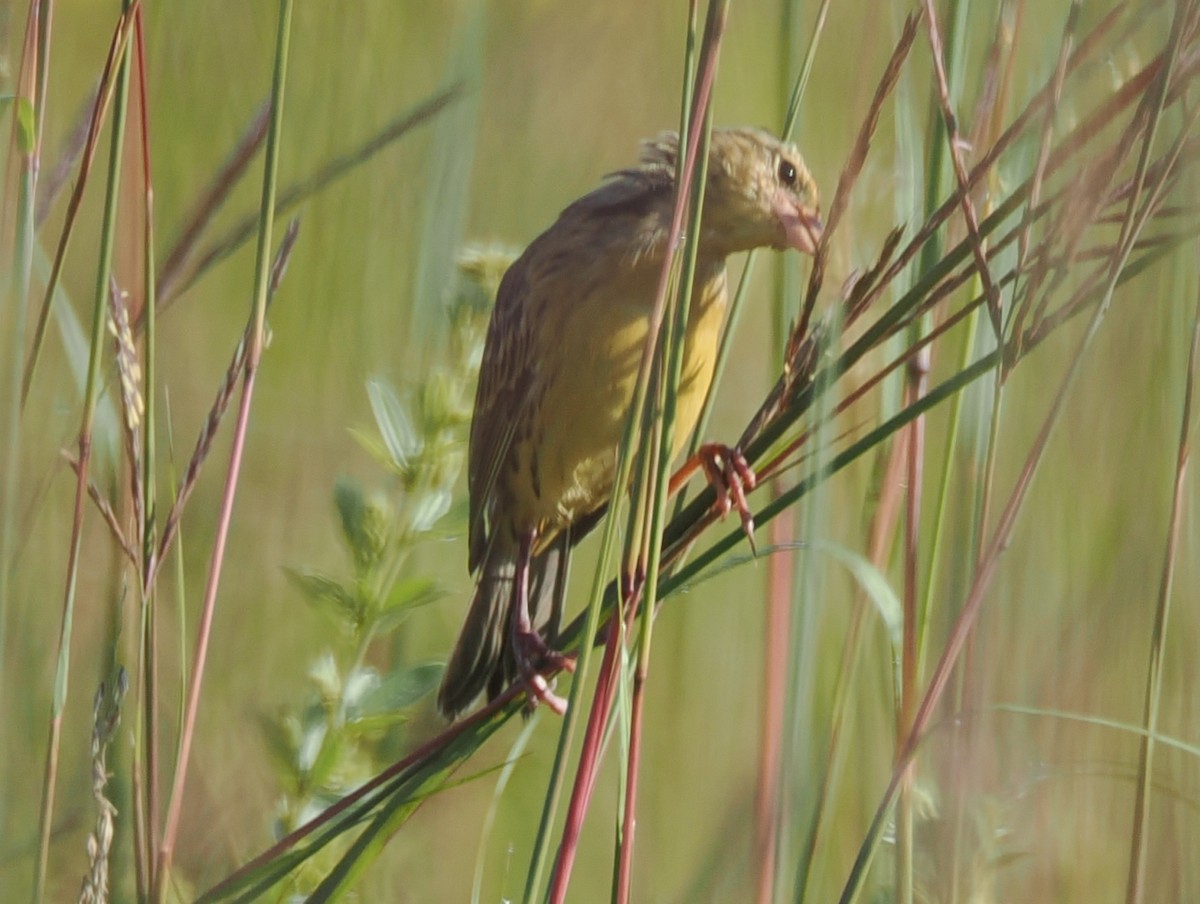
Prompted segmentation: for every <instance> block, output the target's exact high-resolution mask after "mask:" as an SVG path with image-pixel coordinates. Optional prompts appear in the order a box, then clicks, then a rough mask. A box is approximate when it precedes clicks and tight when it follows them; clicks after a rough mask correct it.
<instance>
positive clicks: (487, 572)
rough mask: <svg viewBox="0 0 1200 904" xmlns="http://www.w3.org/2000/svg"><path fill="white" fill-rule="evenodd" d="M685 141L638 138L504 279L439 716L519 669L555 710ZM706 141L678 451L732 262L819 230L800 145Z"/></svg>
mask: <svg viewBox="0 0 1200 904" xmlns="http://www.w3.org/2000/svg"><path fill="white" fill-rule="evenodd" d="M678 153H679V138H678V135H677V134H676V133H673V132H664V133H662V134H660V135H659V136H658V137H657V138H655V139H651V140H648V141H644V142H643V143H642V150H641V154H640V159H639V162H638V163H637V164H636V165H635V166H632V167H629V168H627V169H622V170H618V171H617V172H615V173H611V174H610V175H609V176H607V177H606V178H605V180H604V181H603V182H602V183H601V184H600V186H599V187H597V188H595V189H594V190H592V191H591V192H589V193H588V194H585V195H584V196H583V197H581V198H579V199H578V200H576V201H575V202H574V203H572V204H570V206H568V207H567V208H566V209H565V210H563V211H562V213H561V214H560V215H559V217H558V219H557V220H556V221H555V222H554V223H553V225H551V226H550V227H549V228H548V229H546V230H545V231H544V232H543V233H541V235H539V236H538V237H537V238H536V239H534V240H533V242H532V243H531V244H530V245H529V246H528V247H527V248H526V250H525V251H524V252H523V253H522V254H521V255H520V256H519V257H518V258H517V259H516V260H515V261H514V262H513V263H512V264H511V265H510V266H509V268H508V270H507V271H506V272H505V274H504V277H503V278H502V280H501V282H500V286H499V289H498V291H497V295H496V302H495V306H494V307H493V310H492V314H491V319H490V321H489V324H488V331H487V336H486V339H485V341H484V351H483V358H482V362H481V364H480V372H479V382H478V385H477V388H476V394H475V407H474V413H473V416H472V420H471V430H470V437H469V444H468V445H469V448H468V456H467V463H468V467H467V484H468V494H469V497H470V499H469V525H468V541H469V553H468V570H469V572H470V573H471V574H472V575H474V576H475V578H476V582H475V586H474V592H473V595H472V598H471V602H470V604H469V606H468V609H467V615H466V619H465V621H464V624H463V627H462V630H461V632H460V634H459V637H458V640H457V642H456V644H455V647H454V650H453V652H452V654H451V657H450V660H449V662H448V663H447V666H446V670H445V672H444V673H443V677H442V682H441V687H440V688H439V690H438V697H437V705H438V709H439V710H440V711H441V713H442V714H443V715H444V716H445V717H446V718H448V719H451V720H453V719H455V718H457V717H458V715H460V714H461V713H462V712H464V711H465V710H466V709H468V708H469V707H470V706H471V704H472V703H473V702H474V700H475V699H476V698H477V697H478V696H479V695H480V694H482V693H485V692H486V694H487V697H488V699H489V700H493V699H495V698H496V697H497V696H499V695H500V694H501V693H503V692H504V691H505V690H506V689H508V687H509V686H510V685H512V684H513V683H515V682H516V681H518V680H519V681H521V682H523V683H524V685H525V687H526V690H527V691H528V702H529V704H530V705H535V704H536V703H537V702H539V701H543V702H546V703H548V704H549V705H550V706H551V707H552V708H555V709H557V710H559V711H561V710H562V708H563V706H564V704H563V703H562V701H561V700H559V699H558V698H557V697H555V696H554V695H553V692H552V691H550V690H549V688H548V685H547V683H546V681H545V679H544V678H543V677H542V672H543V671H544V670H546V668H547V666H550V665H552V666H556V667H563V666H568V667H569V665H570V663H569V661H568V660H566V658H565V657H564V656H563V654H561V653H558V652H557V651H556V650H554V648H553V642H554V638H555V634H556V633H557V631H558V627H559V622H560V619H561V610H562V599H563V596H564V593H565V587H564V582H565V580H566V571H567V562H568V559H569V555H570V552H571V547H572V546H573V545H574V543H576V542H577V541H578V540H579V539H580V537H581V536H582V535H583V534H585V533H587V531H588V530H590V529H591V528H592V527H594V526H595V524H596V522H597V521H598V520H599V519H600V517H601V516H602V515H603V513H604V511H605V510H606V509H607V506H608V502H609V499H610V497H611V495H612V492H613V480H614V473H615V470H616V460H617V451H618V446H619V444H620V442H621V438H622V436H623V433H624V430H625V424H626V420H627V419H628V417H629V415H630V408H631V405H632V401H633V395H634V390H635V384H636V380H637V375H638V370H639V367H640V364H641V358H642V352H643V346H644V344H645V341H646V337H647V335H648V332H649V323H650V317H651V313H652V309H653V307H654V302H655V297H656V294H657V288H658V281H659V278H660V274H661V271H662V267H663V263H664V258H665V257H666V255H667V252H668V248H667V242H668V233H669V231H670V226H671V219H672V214H673V209H674V204H675V171H676V162H677V157H678ZM708 153H709V157H708V168H707V177H706V184H705V194H704V204H703V210H702V216H701V219H700V225H699V244H698V251H697V259H696V270H695V277H694V284H693V294H692V299H691V304H690V308H689V314H688V322H687V326H686V330H685V340H684V360H683V370H682V376H681V381H680V385H679V390H678V395H677V412H676V421H675V424H676V429H675V434H674V435H675V448H674V449H673V450H672V457H674V456H676V455H678V454H679V451H680V448H681V446H682V443H683V441H684V440H685V439H686V438H687V436H688V434H690V433H691V431H692V429H693V428H694V426H695V424H696V421H697V419H698V417H699V413H700V408H701V406H702V404H703V401H704V398H705V395H706V394H707V392H708V389H709V386H710V384H711V382H712V378H713V369H714V364H715V361H716V356H717V344H718V340H719V337H720V332H721V327H722V323H723V318H724V315H725V308H726V298H727V278H726V260H727V258H728V257H729V256H730V255H732V254H736V253H738V252H743V251H749V250H751V249H755V248H764V247H770V248H774V249H777V250H785V249H788V248H793V249H796V250H798V251H800V252H801V253H803V254H808V255H815V253H816V249H817V244H818V242H819V240H820V238H821V233H822V225H821V220H820V207H819V203H818V194H817V187H816V183H815V182H814V180H813V177H812V175H811V174H810V172H809V170H808V168H807V166H805V163H804V160H803V159H802V157H801V156H800V153H799V151H798V150H797V149H796V147H795V146H794V145H792V144H791V143H788V142H785V141H782V140H780V139H779V138H777V137H775V136H774V135H773V134H771V133H770V132H767V131H765V130H762V129H756V128H719V129H713V131H712V134H711V139H710V145H709V152H708ZM705 449H710V450H716V451H713V452H711V453H710V454H709V459H711V460H706V461H705V462H704V463H703V466H704V471H705V473H706V475H707V476H708V477H709V479H710V482H713V481H719V480H720V478H721V472H722V468H723V469H724V472H725V473H726V474H729V477H730V479H731V480H732V482H733V484H734V486H735V489H736V485H737V483H738V482H739V480H738V478H739V476H740V477H741V478H743V482H744V480H745V479H749V480H751V481H752V472H749V469H748V468H747V467H746V466H745V462H744V459H742V458H741V456H740V453H738V452H737V450H730V449H728V448H727V447H721V446H716V445H712V446H706V447H705ZM722 453H723V454H722ZM722 462H723V463H722ZM730 471H733V472H734V473H729V472H730ZM751 486H752V483H751ZM738 493H739V496H740V490H738ZM738 501H739V504H742V500H741V499H740V498H739V500H738ZM725 510H728V502H725Z"/></svg>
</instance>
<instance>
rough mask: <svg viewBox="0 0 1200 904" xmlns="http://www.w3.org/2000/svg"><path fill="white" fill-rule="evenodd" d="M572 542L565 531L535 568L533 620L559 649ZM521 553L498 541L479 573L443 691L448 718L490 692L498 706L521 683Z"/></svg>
mask: <svg viewBox="0 0 1200 904" xmlns="http://www.w3.org/2000/svg"><path fill="white" fill-rule="evenodd" d="M570 551H571V545H570V536H569V533H568V532H567V531H563V532H562V533H561V534H559V536H558V537H557V538H555V541H554V543H553V545H551V546H550V548H549V549H547V550H545V551H544V552H542V553H541V554H539V555H537V556H535V557H534V558H533V559H532V561H531V562H530V564H529V617H530V620H531V621H532V622H533V626H534V627H535V628H536V629H537V630H538V632H539V633H540V634H541V635H542V637H543V638H544V639H545V640H546V642H547V643H549V644H553V643H554V641H555V637H556V635H557V634H558V629H559V624H560V622H561V620H562V600H563V597H564V595H565V589H566V588H565V584H566V577H567V563H568V560H569V558H570ZM518 556H519V548H518V546H517V544H516V542H515V541H509V542H507V543H505V542H502V538H501V537H500V536H497V537H496V538H495V540H494V541H493V542H492V545H491V547H490V548H489V549H488V551H487V553H486V554H485V556H484V560H483V562H482V564H481V565H480V567H479V580H478V581H477V582H476V584H475V592H474V594H473V595H472V596H471V605H470V608H469V609H468V610H467V618H466V621H465V622H464V623H463V628H462V631H461V632H460V633H459V635H458V642H457V643H456V644H455V645H454V652H453V653H452V654H451V656H450V662H449V663H448V664H447V665H446V672H445V674H444V675H443V676H442V686H441V687H440V688H439V689H438V697H437V705H438V709H439V710H440V711H441V713H442V715H444V716H446V718H448V719H453V718H455V717H456V716H457V715H458V714H459V713H461V712H462V711H463V710H465V709H466V708H467V707H468V706H470V705H471V703H472V702H473V701H474V700H475V698H476V697H478V696H479V695H480V694H481V693H483V692H484V691H485V690H486V691H487V696H488V700H493V699H495V698H496V697H498V696H499V695H500V694H501V693H503V692H504V690H505V688H507V687H508V685H509V684H510V683H512V681H513V680H514V679H515V678H516V677H517V663H516V659H515V658H514V656H513V651H512V645H511V644H510V643H509V636H510V634H511V626H512V621H513V619H514V618H515V617H516V613H515V611H514V605H515V603H516V597H515V594H514V593H513V589H514V585H515V581H516V573H517V558H518Z"/></svg>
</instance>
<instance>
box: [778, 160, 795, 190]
mask: <svg viewBox="0 0 1200 904" xmlns="http://www.w3.org/2000/svg"><path fill="white" fill-rule="evenodd" d="M779 181H780V182H782V183H783V184H784V185H786V186H787V187H788V188H792V187H793V186H794V185H795V184H796V167H795V166H794V165H792V163H791V162H789V161H787V160H780V161H779Z"/></svg>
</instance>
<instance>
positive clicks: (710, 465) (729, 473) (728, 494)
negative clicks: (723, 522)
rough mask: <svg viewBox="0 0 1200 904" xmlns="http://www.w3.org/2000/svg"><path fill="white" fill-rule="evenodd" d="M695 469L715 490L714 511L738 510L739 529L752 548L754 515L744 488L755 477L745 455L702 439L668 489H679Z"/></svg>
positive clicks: (723, 513)
mask: <svg viewBox="0 0 1200 904" xmlns="http://www.w3.org/2000/svg"><path fill="white" fill-rule="evenodd" d="M697 469H700V470H703V471H704V477H705V479H706V480H707V481H708V484H709V486H711V487H712V488H713V490H714V491H715V492H716V494H717V501H716V505H715V508H716V510H717V513H718V514H719V515H720V516H721V517H722V518H724V517H725V516H726V515H727V514H729V510H730V509H733V508H736V509H737V510H738V515H739V516H741V519H742V529H743V530H744V531H745V532H746V539H747V540H749V541H750V548H751V549H752V550H753V549H754V515H753V513H752V512H751V511H750V506H749V504H747V502H746V491H747V490H753V489H754V487H755V486H756V485H757V483H758V480H757V478H756V477H755V476H754V471H753V470H751V468H750V465H749V464H748V463H747V462H746V457H745V456H744V455H742V453H741V450H740V449H733V448H731V447H729V446H726V445H722V444H721V443H705V444H704V445H703V446H701V447H700V448H699V449H698V450H697V451H696V454H695V455H693V456H692V457H691V458H689V459H688V460H687V461H685V462H684V463H683V467H681V468H680V469H679V470H678V471H676V472H675V476H674V477H672V478H671V483H670V486H669V491H670V492H671V493H672V494H674V493H677V492H679V490H680V489H681V488H682V487H683V485H684V484H685V483H687V481H688V478H690V477H691V476H692V475H693V474H694V473H696V471H697Z"/></svg>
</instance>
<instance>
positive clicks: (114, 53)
mask: <svg viewBox="0 0 1200 904" xmlns="http://www.w3.org/2000/svg"><path fill="white" fill-rule="evenodd" d="M140 5H141V0H133V3H131V4H130V5H129V6H126V7H125V8H124V9H123V10H122V12H121V14H120V16H118V17H117V22H116V27H115V28H114V29H113V37H112V42H111V43H110V45H109V49H108V56H107V58H106V59H105V62H104V73H103V75H102V76H101V78H100V85H101V90H100V91H99V92H98V93H97V94H96V104H95V107H94V108H93V111H92V121H91V127H90V131H89V132H88V140H87V143H86V145H85V146H84V152H83V159H82V161H81V162H80V167H79V175H78V177H77V178H76V181H75V189H74V190H73V191H72V192H71V199H70V201H69V202H68V204H67V215H66V219H65V221H64V223H63V229H62V233H61V235H60V236H59V241H58V247H57V249H56V251H55V254H54V263H53V265H52V266H51V269H50V277H49V279H47V281H46V291H45V294H44V296H43V298H42V304H41V307H40V308H39V310H38V319H37V325H36V326H35V328H34V334H33V344H32V346H31V348H30V351H29V355H28V356H27V357H26V359H25V368H24V371H23V376H22V379H21V410H22V411H24V408H25V403H26V401H27V400H28V398H29V390H30V388H31V386H32V384H33V376H34V372H35V371H36V369H37V362H38V359H39V356H40V353H41V348H42V343H43V342H44V340H45V336H46V327H47V326H48V325H49V322H50V304H51V302H52V301H53V299H54V292H55V290H56V289H57V288H58V282H59V278H60V277H61V276H62V268H63V263H64V261H65V260H66V254H67V247H68V245H69V243H70V239H71V236H72V235H73V234H74V231H75V220H76V218H77V216H78V214H79V207H80V203H81V202H82V201H83V193H84V190H85V189H86V188H87V184H88V176H89V175H90V173H91V169H92V163H93V162H94V160H95V157H96V147H97V144H98V143H99V140H100V130H101V128H102V127H103V126H104V118H105V114H106V113H107V112H108V108H109V106H110V105H114V103H113V98H114V95H115V93H116V92H117V91H118V90H119V86H120V77H119V66H120V65H124V61H125V60H126V59H127V58H128V55H127V53H126V50H127V49H128V46H129V38H130V35H131V34H132V28H131V25H132V23H133V14H132V12H131V9H133V8H135V7H140ZM114 73H115V74H116V77H114ZM114 106H115V105H114ZM114 117H115V111H114ZM107 290H108V287H107V286H105V291H107ZM18 357H19V356H18Z"/></svg>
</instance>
